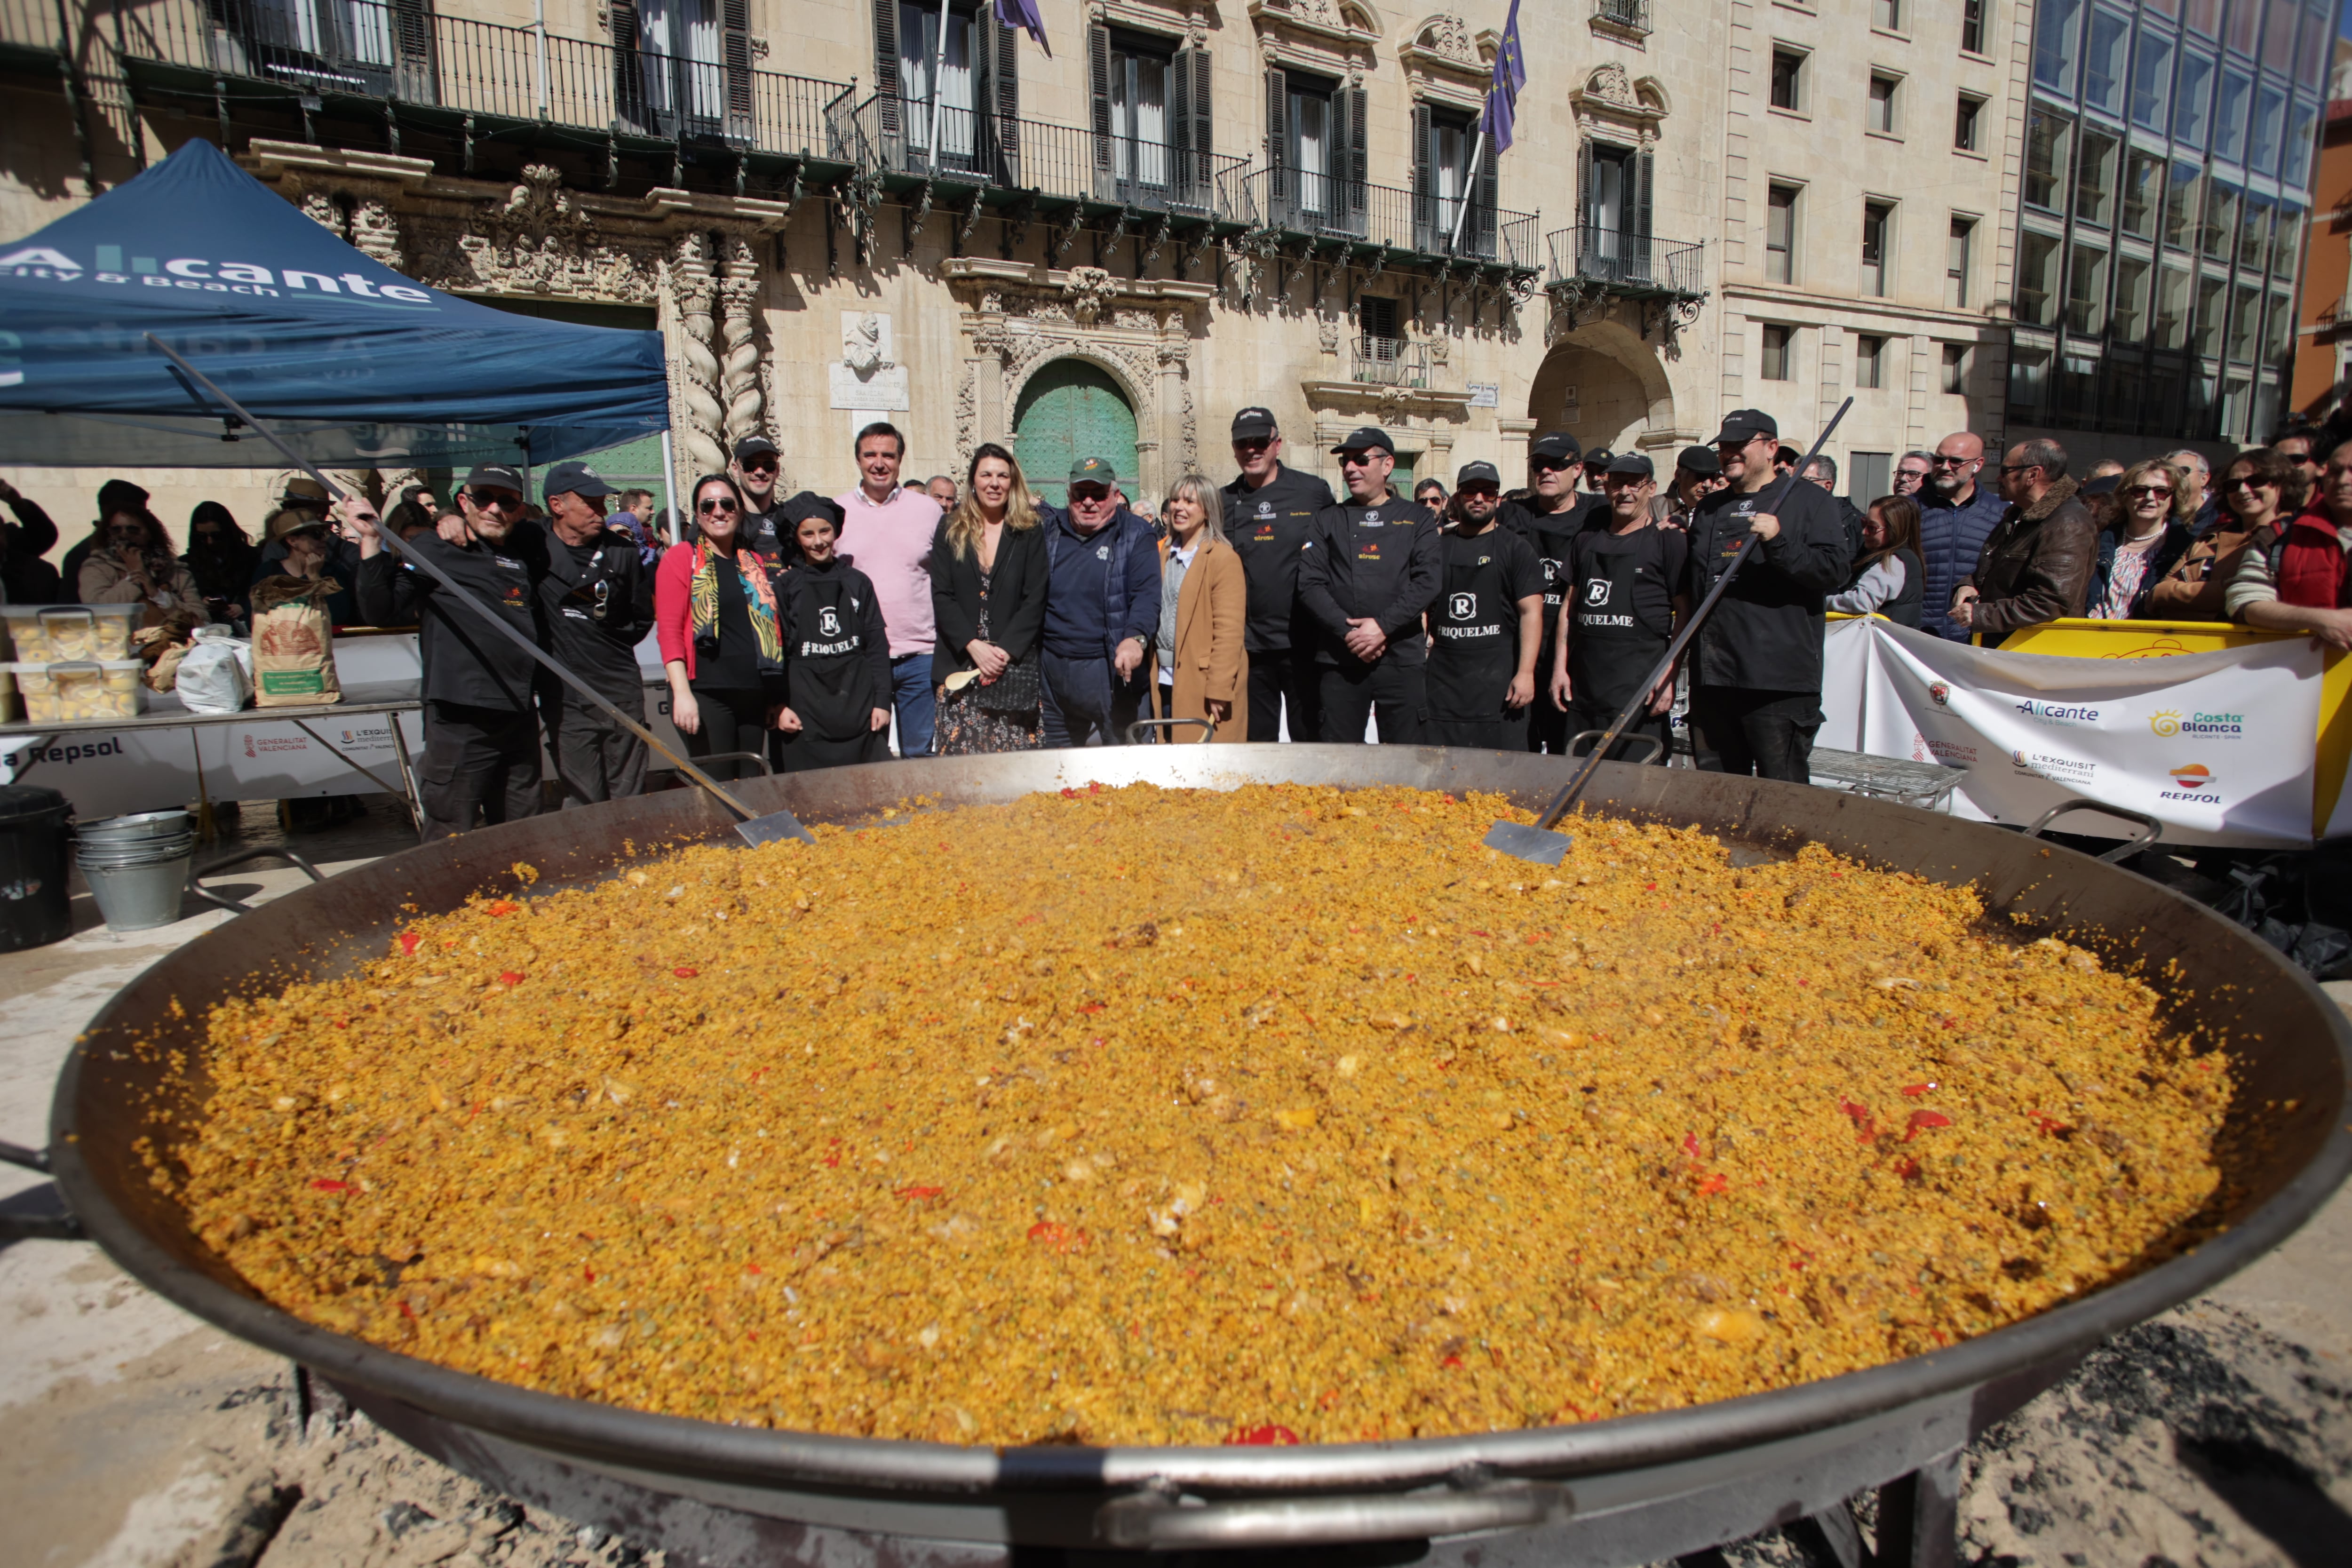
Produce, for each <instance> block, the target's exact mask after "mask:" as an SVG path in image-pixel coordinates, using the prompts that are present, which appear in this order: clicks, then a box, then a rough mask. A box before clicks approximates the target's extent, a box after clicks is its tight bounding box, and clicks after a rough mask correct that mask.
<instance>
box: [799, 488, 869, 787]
mask: <svg viewBox="0 0 2352 1568" xmlns="http://www.w3.org/2000/svg"><path fill="white" fill-rule="evenodd" d="M793 537H794V540H795V542H797V543H798V545H799V546H800V557H801V559H800V563H799V564H798V565H797V566H795V567H794V568H793V570H792V571H790V572H786V573H783V574H782V575H780V576H778V577H777V578H776V620H777V622H778V625H779V627H780V629H781V630H782V633H783V645H784V707H783V710H782V712H781V713H779V714H777V716H776V728H777V729H779V730H781V731H783V736H784V742H783V768H784V771H785V772H786V773H803V772H805V771H807V770H808V769H810V768H837V767H843V766H846V765H847V764H849V763H881V762H887V761H889V759H890V693H891V681H890V637H889V634H888V631H887V628H886V627H885V626H883V624H882V605H881V603H880V601H879V600H877V598H876V597H875V595H874V584H873V583H872V582H871V581H869V580H868V579H867V577H866V574H865V573H863V572H860V571H859V570H858V569H857V568H856V566H854V565H852V564H850V563H849V562H848V561H847V560H846V559H845V558H844V557H842V556H841V555H839V554H837V553H835V550H834V542H835V537H836V535H835V530H834V522H833V519H832V517H831V516H830V515H828V514H825V513H823V512H819V513H815V514H814V515H811V516H808V517H804V518H802V519H801V520H800V521H799V523H798V524H796V525H795V527H794V530H793Z"/></svg>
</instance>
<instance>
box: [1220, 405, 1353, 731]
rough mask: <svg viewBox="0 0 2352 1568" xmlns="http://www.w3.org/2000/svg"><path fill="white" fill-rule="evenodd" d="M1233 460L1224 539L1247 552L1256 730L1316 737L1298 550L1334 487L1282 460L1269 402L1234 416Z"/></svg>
mask: <svg viewBox="0 0 2352 1568" xmlns="http://www.w3.org/2000/svg"><path fill="white" fill-rule="evenodd" d="M1234 466H1235V467H1236V468H1240V469H1241V472H1240V473H1239V474H1238V475H1237V476H1235V478H1234V481H1233V483H1231V484H1229V485H1227V486H1225V488H1224V489H1223V492H1222V493H1223V496H1224V498H1225V538H1226V540H1227V541H1228V542H1231V543H1232V545H1233V547H1234V553H1235V554H1237V555H1239V556H1240V557H1241V558H1242V576H1243V577H1244V579H1245V580H1246V581H1247V583H1248V584H1249V620H1248V623H1247V625H1246V626H1244V627H1243V630H1242V647H1243V648H1244V650H1245V651H1246V652H1247V653H1248V654H1249V733H1250V734H1251V735H1252V736H1253V737H1255V739H1258V740H1261V741H1271V740H1273V739H1274V738H1275V737H1276V736H1277V735H1279V734H1281V733H1282V732H1283V731H1282V728H1281V725H1282V710H1283V709H1284V708H1285V707H1286V706H1287V707H1288V708H1289V710H1290V731H1289V732H1290V738H1291V739H1292V740H1294V741H1312V740H1314V739H1315V738H1316V737H1317V736H1318V734H1320V733H1321V732H1322V720H1321V717H1320V710H1319V707H1318V704H1319V702H1320V700H1321V699H1320V697H1319V696H1318V682H1319V681H1320V680H1321V679H1322V678H1321V676H1320V674H1319V673H1318V670H1317V668H1316V666H1315V644H1316V640H1317V633H1316V629H1315V623H1314V621H1313V619H1312V618H1310V617H1309V616H1307V612H1306V611H1305V609H1303V608H1302V607H1301V606H1300V605H1299V603H1298V563H1299V552H1301V551H1302V550H1304V549H1305V548H1306V546H1307V525H1308V524H1309V523H1311V522H1313V521H1315V514H1316V513H1317V512H1319V511H1321V510H1323V509H1324V508H1325V507H1327V506H1329V505H1331V504H1332V498H1331V487H1330V486H1329V485H1327V484H1325V483H1324V482H1323V481H1322V480H1321V479H1317V478H1316V477H1315V476H1314V475H1313V474H1307V473H1301V472H1299V471H1298V470H1297V468H1291V467H1290V466H1289V465H1287V464H1286V463H1285V462H1284V461H1283V460H1282V432H1281V430H1280V429H1279V428H1277V427H1276V425H1275V422H1274V412H1273V410H1271V409H1268V408H1244V409H1243V410H1242V411H1241V412H1240V413H1238V414H1236V415H1234Z"/></svg>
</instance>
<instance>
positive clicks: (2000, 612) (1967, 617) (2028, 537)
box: [1947, 440, 2099, 647]
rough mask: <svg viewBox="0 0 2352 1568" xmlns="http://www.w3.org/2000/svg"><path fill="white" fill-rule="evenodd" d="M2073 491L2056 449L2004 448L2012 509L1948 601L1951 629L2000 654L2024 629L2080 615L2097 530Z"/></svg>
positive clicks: (2046, 443) (2062, 452) (2035, 445)
mask: <svg viewBox="0 0 2352 1568" xmlns="http://www.w3.org/2000/svg"><path fill="white" fill-rule="evenodd" d="M2076 489H2077V484H2076V481H2075V480H2074V479H2071V478H2070V477H2068V475H2067V473H2066V448H2065V447H2062V446H2060V445H2059V444H2058V443H2057V442H2055V441H2051V440H2034V441H2020V442H2019V443H2018V444H2017V445H2016V446H2014V447H2011V448H2010V449H2009V452H2008V455H2007V456H2005V457H2004V458H2001V462H2000V493H2001V494H2002V495H2004V496H2006V497H2008V498H2009V507H2008V510H2005V511H2003V512H2002V513H2001V519H2000V523H1999V524H1998V525H1996V526H1995V527H1994V529H1993V531H1992V532H1991V533H1990V534H1988V535H1987V536H1986V538H1985V542H1984V548H1983V549H1982V550H1981V551H1979V552H1978V553H1977V560H1976V566H1975V568H1974V570H1972V571H1971V572H1970V573H1969V574H1968V575H1967V576H1965V577H1963V578H1961V579H1960V584H1959V587H1958V589H1957V590H1956V591H1955V592H1954V593H1953V595H1952V608H1951V611H1950V613H1949V615H1948V617H1947V618H1948V620H1949V621H1950V622H1951V624H1952V625H1954V626H1958V627H1960V628H1961V629H1962V631H1963V632H1965V633H1974V634H1979V635H1981V636H1982V637H1984V646H1985V647H2000V642H2001V639H2002V638H2003V637H2007V636H2008V635H2009V634H2010V633H2011V632H2013V631H2016V630H2019V629H2020V628H2021V627H2024V626H2040V625H2042V623H2043V622H2045V621H2054V620H2057V619H2059V618H2060V617H2061V616H2079V615H2081V614H2082V613H2083V605H2084V600H2085V599H2087V598H2088V597H2089V595H2090V590H2091V571H2092V568H2093V567H2094V566H2095V565H2096V564H2097V562H2098V555H2099V527H2098V524H2097V522H2096V521H2094V520H2093V518H2092V516H2091V510H2090V509H2089V508H2088V507H2086V506H2084V504H2083V502H2082V500H2081V498H2079V497H2078V496H2077V495H2076V494H2075V493H2074V492H2075V490H2076Z"/></svg>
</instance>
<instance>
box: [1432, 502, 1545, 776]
mask: <svg viewBox="0 0 2352 1568" xmlns="http://www.w3.org/2000/svg"><path fill="white" fill-rule="evenodd" d="M1439 544H1440V556H1441V559H1442V560H1443V562H1444V586H1443V588H1442V590H1441V591H1440V592H1439V594H1438V595H1437V604H1436V605H1435V607H1434V608H1433V609H1432V610H1431V611H1430V614H1429V631H1430V647H1429V729H1428V731H1427V733H1426V734H1425V735H1424V736H1423V739H1424V740H1425V741H1427V742H1429V743H1430V744H1432V745H1437V746H1478V747H1483V748H1486V749H1488V750H1492V751H1505V752H1524V751H1526V750H1527V749H1528V709H1526V708H1511V707H1507V706H1505V704H1504V701H1503V699H1504V698H1505V697H1506V696H1507V695H1508V694H1509V691H1510V689H1511V677H1513V676H1514V675H1516V674H1517V673H1518V668H1519V651H1520V650H1519V604H1520V601H1521V600H1523V599H1530V598H1537V599H1539V598H1541V597H1542V596H1543V591H1544V579H1543V566H1542V564H1541V563H1539V562H1538V561H1537V559H1536V552H1535V548H1534V546H1532V545H1530V544H1529V543H1528V542H1527V540H1526V538H1525V537H1524V536H1522V535H1521V534H1519V533H1518V532H1517V531H1515V530H1512V529H1508V528H1504V527H1502V526H1500V525H1499V524H1496V525H1495V526H1493V527H1489V528H1487V529H1486V530H1485V531H1482V532H1479V533H1473V534H1465V533H1462V532H1459V531H1454V532H1447V533H1444V534H1441V535H1440V536H1439ZM1548 676H1549V672H1546V671H1541V670H1539V671H1538V679H1537V685H1538V688H1540V687H1541V686H1542V685H1543V684H1544V683H1545V680H1546V679H1548Z"/></svg>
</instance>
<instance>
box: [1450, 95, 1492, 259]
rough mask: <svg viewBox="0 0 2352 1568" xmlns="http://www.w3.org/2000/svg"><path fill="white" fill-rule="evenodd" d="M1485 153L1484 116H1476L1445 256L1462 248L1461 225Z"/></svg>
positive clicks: (1468, 214)
mask: <svg viewBox="0 0 2352 1568" xmlns="http://www.w3.org/2000/svg"><path fill="white" fill-rule="evenodd" d="M1485 152H1486V114H1485V113H1484V112H1481V113H1480V114H1479V116H1478V124H1477V127H1476V130H1475V132H1474V133H1473V134H1472V136H1471V139H1470V163H1469V165H1468V167H1467V169H1466V170H1465V172H1464V174H1463V175H1462V205H1461V206H1460V207H1458V208H1456V209H1455V211H1454V233H1453V234H1452V236H1450V237H1448V238H1447V239H1446V241H1445V250H1446V254H1447V255H1449V256H1450V255H1452V254H1453V253H1454V252H1455V251H1457V250H1459V249H1461V248H1462V225H1463V224H1464V223H1465V221H1467V219H1468V218H1469V216H1470V198H1471V193H1472V192H1474V191H1475V190H1476V189H1477V184H1478V159H1479V157H1480V155H1481V154H1483V153H1485Z"/></svg>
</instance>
